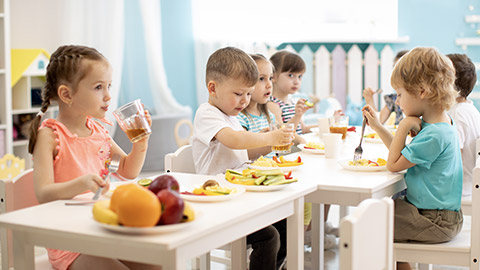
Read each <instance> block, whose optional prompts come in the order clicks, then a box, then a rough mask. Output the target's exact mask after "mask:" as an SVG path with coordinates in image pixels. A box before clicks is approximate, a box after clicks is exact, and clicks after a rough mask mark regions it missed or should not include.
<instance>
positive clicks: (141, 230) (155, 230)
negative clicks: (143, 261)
mask: <svg viewBox="0 0 480 270" xmlns="http://www.w3.org/2000/svg"><path fill="white" fill-rule="evenodd" d="M199 216H200V215H199V212H198V211H195V220H192V221H188V222H181V223H177V224H170V225H157V226H153V227H127V226H121V225H110V224H105V223H100V222H98V221H96V220H94V221H95V223H97V224H99V225H100V226H101V227H102V228H104V229H106V230H109V231H111V232H116V233H123V234H134V235H146V234H162V233H170V232H175V231H179V230H182V229H184V228H187V227H189V226H191V225H192V224H193V223H195V221H197V220H198V218H199Z"/></svg>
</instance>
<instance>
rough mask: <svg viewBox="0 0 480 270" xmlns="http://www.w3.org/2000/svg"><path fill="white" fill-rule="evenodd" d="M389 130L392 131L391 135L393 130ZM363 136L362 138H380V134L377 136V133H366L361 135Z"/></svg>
mask: <svg viewBox="0 0 480 270" xmlns="http://www.w3.org/2000/svg"><path fill="white" fill-rule="evenodd" d="M390 132H391V133H392V135H395V131H394V130H390ZM363 137H364V138H369V139H380V136H378V134H377V133H368V134H365V135H363Z"/></svg>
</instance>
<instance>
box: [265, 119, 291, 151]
mask: <svg viewBox="0 0 480 270" xmlns="http://www.w3.org/2000/svg"><path fill="white" fill-rule="evenodd" d="M271 129H272V132H271V134H272V138H273V140H272V144H271V145H272V151H273V152H274V153H290V151H291V147H292V141H293V139H294V138H295V136H294V133H293V132H294V129H293V124H291V123H284V124H275V125H272V127H271Z"/></svg>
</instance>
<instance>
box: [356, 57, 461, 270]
mask: <svg viewBox="0 0 480 270" xmlns="http://www.w3.org/2000/svg"><path fill="white" fill-rule="evenodd" d="M454 81H455V70H454V68H453V66H452V63H451V61H450V60H448V58H447V57H445V56H443V55H441V54H440V53H439V52H437V51H436V50H435V49H433V48H415V49H413V50H411V51H410V52H409V53H407V54H406V55H405V56H403V57H402V59H400V61H399V62H398V63H397V64H396V65H395V68H394V69H393V73H392V77H391V83H392V86H393V88H394V89H395V91H396V92H397V101H396V102H397V105H399V106H400V107H401V108H402V111H403V112H404V113H405V118H404V119H403V120H402V121H401V122H400V124H399V126H398V129H397V132H396V134H395V136H393V135H392V134H391V133H390V131H389V130H388V129H387V128H385V127H384V126H383V125H382V124H381V123H380V121H379V119H378V118H377V115H376V113H375V111H374V110H373V108H372V107H371V106H369V105H366V106H365V107H364V108H363V112H364V115H365V116H366V117H367V120H368V124H369V125H370V127H372V128H373V130H375V131H376V132H377V134H379V136H380V138H381V139H382V141H383V143H384V144H385V145H386V146H387V147H388V149H389V155H388V160H387V169H388V170H389V171H391V172H399V171H402V170H405V169H407V172H406V174H405V183H406V185H407V194H406V196H405V197H401V198H398V199H395V217H394V240H395V241H396V242H407V241H418V242H424V243H441V242H447V241H450V240H451V239H452V238H453V237H454V236H455V235H457V234H458V233H459V232H460V230H461V228H462V224H463V216H462V212H461V210H460V202H461V197H462V157H461V154H460V148H459V145H458V135H457V129H456V125H455V122H454V121H453V120H452V119H451V118H450V116H449V115H448V114H447V112H446V110H447V109H449V107H450V106H451V105H452V104H453V102H454V101H455V96H456V93H455V90H454V87H453V83H454ZM409 133H411V134H412V135H414V137H413V139H412V141H411V142H410V143H409V144H408V145H405V140H406V137H407V135H408V134H409ZM415 135H416V136H415ZM397 269H399V270H402V269H411V268H410V265H409V264H408V263H400V262H399V263H397Z"/></svg>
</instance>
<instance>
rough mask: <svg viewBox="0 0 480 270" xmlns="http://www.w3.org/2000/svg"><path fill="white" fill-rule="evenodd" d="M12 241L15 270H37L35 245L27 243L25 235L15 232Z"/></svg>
mask: <svg viewBox="0 0 480 270" xmlns="http://www.w3.org/2000/svg"><path fill="white" fill-rule="evenodd" d="M12 239H13V241H12V242H13V265H14V266H15V270H30V269H35V256H34V251H33V245H31V244H30V243H28V242H27V240H26V235H25V233H23V232H17V231H13V232H12Z"/></svg>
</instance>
